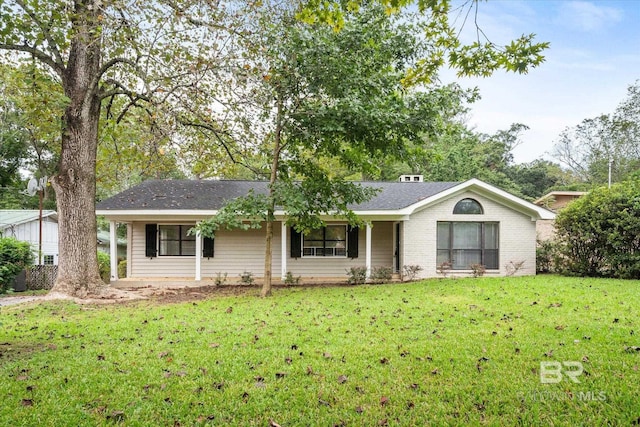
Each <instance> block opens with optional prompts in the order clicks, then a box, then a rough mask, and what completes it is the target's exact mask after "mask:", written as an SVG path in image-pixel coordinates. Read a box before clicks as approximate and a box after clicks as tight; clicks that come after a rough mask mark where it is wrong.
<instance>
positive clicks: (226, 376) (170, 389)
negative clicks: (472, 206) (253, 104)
mask: <svg viewBox="0 0 640 427" xmlns="http://www.w3.org/2000/svg"><path fill="white" fill-rule="evenodd" d="M639 285H640V282H638V281H618V280H593V279H581V278H561V277H555V276H538V277H529V278H481V279H463V280H453V279H446V280H432V281H425V282H419V283H411V284H394V285H384V286H357V287H325V288H288V289H277V290H276V291H275V295H274V296H273V297H272V298H269V299H260V298H257V297H256V295H257V291H254V290H251V291H249V293H250V295H246V296H235V297H230V296H215V295H212V296H211V298H209V299H207V300H203V301H197V302H189V303H180V304H166V305H160V304H158V303H155V302H153V301H146V302H137V303H130V304H126V305H113V306H79V305H76V304H73V303H67V302H64V303H63V302H43V303H32V304H29V305H21V306H14V307H3V308H0V402H2V405H0V425H11V426H20V425H25V426H60V425H78V426H82V425H111V424H121V425H128V426H138V425H139V426H149V425H163V426H169V425H181V426H191V425H225V426H226V425H242V426H251V425H255V426H267V425H269V423H270V421H271V420H272V421H273V422H275V423H278V424H280V425H282V426H298V425H318V426H333V425H349V426H352V425H355V426H360V425H361V426H369V425H385V422H386V423H388V425H406V426H414V425H445V424H450V425H451V424H460V425H469V424H471V425H607V424H609V425H631V424H632V423H638V422H640V372H639V369H638V367H639V366H640V351H637V350H636V347H638V348H639V349H640V320H639V319H640V292H639ZM549 361H556V362H563V361H578V362H581V363H582V364H583V367H584V371H585V372H584V373H583V374H582V375H581V376H579V377H578V378H579V380H580V381H581V382H580V383H573V382H570V381H569V380H568V379H567V378H564V379H563V381H562V382H560V383H557V384H542V383H541V381H540V374H539V371H540V362H549Z"/></svg>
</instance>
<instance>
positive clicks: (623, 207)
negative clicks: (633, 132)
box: [556, 178, 640, 279]
mask: <svg viewBox="0 0 640 427" xmlns="http://www.w3.org/2000/svg"><path fill="white" fill-rule="evenodd" d="M556 230H557V236H558V244H559V250H560V252H561V254H562V261H563V269H564V271H565V273H569V274H575V275H581V276H590V277H614V278H621V279H640V178H636V179H633V180H630V181H626V182H622V183H620V184H617V185H614V186H612V187H611V188H610V189H609V188H606V187H602V188H598V189H595V190H593V191H591V192H590V193H588V194H586V195H585V196H583V197H581V198H580V199H577V200H576V201H574V202H573V203H571V204H569V205H568V206H567V207H566V208H565V209H563V210H562V211H561V212H560V213H559V214H558V216H557V218H556Z"/></svg>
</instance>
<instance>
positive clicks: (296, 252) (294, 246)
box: [290, 227, 302, 258]
mask: <svg viewBox="0 0 640 427" xmlns="http://www.w3.org/2000/svg"><path fill="white" fill-rule="evenodd" d="M290 230H291V258H300V257H301V256H302V236H301V235H300V233H298V232H297V231H296V229H295V228H293V227H291V229H290Z"/></svg>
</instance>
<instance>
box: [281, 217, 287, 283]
mask: <svg viewBox="0 0 640 427" xmlns="http://www.w3.org/2000/svg"><path fill="white" fill-rule="evenodd" d="M280 247H281V252H282V253H281V254H280V258H281V261H280V266H281V269H280V270H281V271H280V272H281V274H282V280H284V279H285V278H286V277H287V224H286V221H285V220H284V218H283V219H282V233H280Z"/></svg>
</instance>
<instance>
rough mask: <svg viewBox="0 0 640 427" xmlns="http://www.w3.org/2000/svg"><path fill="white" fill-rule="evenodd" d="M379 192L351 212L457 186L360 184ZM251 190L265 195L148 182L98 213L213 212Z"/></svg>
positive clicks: (211, 183) (232, 184)
mask: <svg viewBox="0 0 640 427" xmlns="http://www.w3.org/2000/svg"><path fill="white" fill-rule="evenodd" d="M361 184H362V185H365V186H367V187H375V188H379V189H380V190H381V191H380V192H379V193H378V194H377V195H376V196H375V197H374V198H373V199H371V200H369V201H368V202H365V203H362V204H360V205H357V206H352V207H351V208H352V209H354V210H397V209H402V208H405V207H407V206H410V205H412V204H414V203H417V202H419V201H420V200H423V199H425V198H427V197H430V196H433V195H435V194H438V193H440V192H442V191H444V190H446V189H448V188H451V187H453V186H455V185H457V184H458V183H457V182H363V183H361ZM251 189H253V191H254V192H256V193H266V191H267V182H264V181H221V180H201V181H196V180H149V181H145V182H143V183H142V184H139V185H137V186H135V187H133V188H130V189H128V190H125V191H123V192H121V193H119V194H116V195H115V196H113V197H110V198H108V199H106V200H103V201H101V202H99V203H98V204H97V206H96V209H98V210H165V209H171V210H217V209H220V208H221V207H222V206H223V205H224V203H225V202H226V201H227V200H230V199H234V198H236V197H241V196H244V195H246V194H247V193H248V192H249V190H251Z"/></svg>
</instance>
